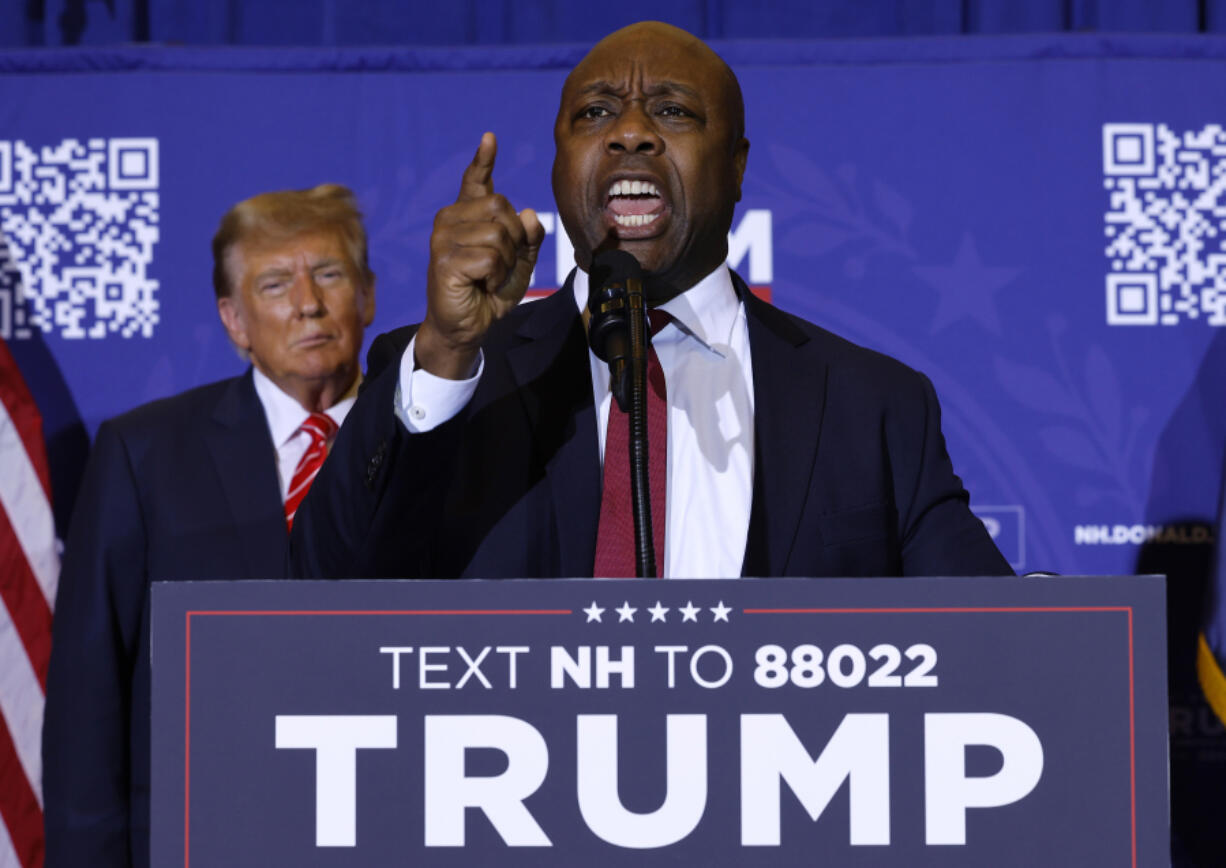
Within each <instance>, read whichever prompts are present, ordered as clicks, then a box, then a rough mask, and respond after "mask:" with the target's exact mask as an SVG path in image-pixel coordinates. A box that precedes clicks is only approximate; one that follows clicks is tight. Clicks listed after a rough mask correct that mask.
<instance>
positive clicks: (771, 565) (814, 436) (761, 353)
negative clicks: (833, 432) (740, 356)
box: [733, 274, 827, 576]
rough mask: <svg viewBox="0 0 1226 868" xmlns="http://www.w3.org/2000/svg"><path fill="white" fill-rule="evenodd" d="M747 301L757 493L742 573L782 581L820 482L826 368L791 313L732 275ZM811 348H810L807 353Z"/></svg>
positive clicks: (751, 513)
mask: <svg viewBox="0 0 1226 868" xmlns="http://www.w3.org/2000/svg"><path fill="white" fill-rule="evenodd" d="M733 278H734V280H735V283H736V285H737V289H738V291H739V292H740V294H741V298H742V299H743V300H744V303H745V316H746V320H747V322H748V325H749V347H750V353H751V354H752V356H751V357H752V360H753V389H754V444H755V445H754V495H753V505H752V508H751V511H750V520H749V536H748V540H747V544H746V547H745V562H744V565H743V567H742V575H745V576H771V575H775V576H777V575H782V574H783V573H784V571H785V569H786V567H787V562H788V558H789V556H790V554H791V551H792V546H793V543H794V541H795V539H796V534H797V532H798V530H799V523H800V516H801V512H802V510H803V508H804V506H805V498H806V496H807V493H808V490H809V484H810V480H811V479H812V476H813V463H814V460H815V458H816V455H817V443H818V437H819V435H820V431H821V421H822V412H823V410H824V408H825V403H826V376H827V365H826V363H825V362H824V361H823V360H822V359H820V358H819V357H818V356H817V355H816V354H814V353H812V352H805V351H804V349H805V345H806V344H807V343H808V341H809V337H808V335H806V334H805V333H804V332H803V331H801V329H799V328H798V327H797V326H796V325H795V323H793V322H792V321H791V319H789V318H788V317H787V316H786V315H785V314H783V313H782V312H781V311H779V310H778V309H777V308H774V307H772V306H770V305H769V304H767V303H766V302H764V301H760V300H759V299H757V298H755V297H754V296H753V295H752V294H751V293H750V292H749V291H748V289H747V288H746V287H745V284H744V283H743V282H742V281H741V279H740V278H739V277H737V276H736V275H735V274H734V275H733ZM808 349H811V348H808Z"/></svg>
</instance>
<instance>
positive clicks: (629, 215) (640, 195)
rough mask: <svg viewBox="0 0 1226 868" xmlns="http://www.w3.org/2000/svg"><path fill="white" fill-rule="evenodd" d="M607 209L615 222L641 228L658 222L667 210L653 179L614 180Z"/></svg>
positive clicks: (626, 226) (631, 227)
mask: <svg viewBox="0 0 1226 868" xmlns="http://www.w3.org/2000/svg"><path fill="white" fill-rule="evenodd" d="M605 210H606V211H607V212H608V213H609V215H610V216H611V217H612V218H613V222H614V223H616V224H617V225H618V226H622V227H624V228H626V229H640V228H644V227H647V226H650V225H651V224H652V223H654V222H656V220H658V219H659V218H660V216H661V215H662V214H663V213H664V211H665V203H664V199H663V197H661V196H660V190H659V188H657V187H656V185H655V184H653V183H652V182H651V181H631V180H628V179H626V180H621V181H614V182H613V183H612V185H610V187H609V195H608V200H607V201H606V203H605Z"/></svg>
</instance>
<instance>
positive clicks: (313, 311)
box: [290, 272, 324, 316]
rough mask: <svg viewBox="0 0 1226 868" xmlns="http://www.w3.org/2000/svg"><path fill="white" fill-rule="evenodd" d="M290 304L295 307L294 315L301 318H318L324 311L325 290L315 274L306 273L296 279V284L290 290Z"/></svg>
mask: <svg viewBox="0 0 1226 868" xmlns="http://www.w3.org/2000/svg"><path fill="white" fill-rule="evenodd" d="M290 303H291V304H293V306H294V313H296V314H298V315H300V316H318V315H319V313H320V312H321V311H323V309H324V295H323V288H322V287H321V286H320V285H319V283H318V282H317V281H316V280H315V276H314V275H313V274H311V273H310V272H306V273H305V274H298V275H296V276H295V277H294V284H293V286H292V287H291V288H290Z"/></svg>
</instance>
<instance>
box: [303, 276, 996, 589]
mask: <svg viewBox="0 0 1226 868" xmlns="http://www.w3.org/2000/svg"><path fill="white" fill-rule="evenodd" d="M734 283H735V284H736V286H737V290H738V292H739V293H740V295H741V297H742V299H743V300H744V304H745V312H746V319H747V322H748V328H749V343H750V351H751V353H752V361H753V365H752V367H753V395H754V414H753V417H754V428H755V454H754V470H753V473H754V495H753V502H752V505H751V516H750V521H749V530H748V540H747V545H746V552H745V559H744V563H743V565H742V570H741V572H742V575H747V576H891V575H974V574H1008V573H1011V572H1012V571H1011V570H1010V569H1009V566H1008V564H1007V563H1006V562H1005V560H1004V559H1003V558H1002V557H1001V555H1000V553H999V552H998V551H997V550H996V547H995V546H994V545H993V544H992V541H991V539H990V538H989V536H988V534H987V532H986V531H985V529H984V527H983V524H982V523H981V522H980V521H979V520H978V519H977V518H975V516H974V515H973V514H972V513H971V512H970V510H969V508H968V506H967V500H968V499H967V494H966V491H965V490H964V489H963V487H962V484H961V482H960V481H959V480H958V478H957V477H956V476H955V475H954V472H953V468H952V466H951V464H950V461H949V456H948V455H947V453H946V450H945V440H944V438H943V436H942V434H941V427H940V410H939V407H938V403H937V399H936V395H935V393H934V392H933V389H932V385H931V384H930V383H929V382H928V380H927V378H926V377H924V376H923V375H922V374H919V373H917V372H915V371H913V370H911V369H910V368H908V367H906V366H905V365H902V364H901V363H899V362H897V361H895V360H893V359H891V358H889V357H887V356H883V355H881V354H879V353H875V352H872V351H870V350H866V349H864V348H862V347H858V346H856V345H854V344H852V343H849V342H848V341H845V340H843V339H842V338H839V337H837V336H835V335H833V334H831V333H829V332H827V331H825V330H823V329H821V328H818V327H817V326H814V325H812V324H810V323H807V322H805V321H803V320H801V319H798V318H796V317H793V316H790V315H788V314H785V313H783V312H781V311H779V310H777V309H776V308H773V307H771V306H770V305H769V304H767V303H765V302H762V301H760V300H758V299H756V298H754V297H753V296H752V295H751V294H750V293H749V292H748V290H747V289H746V288H745V285H744V283H743V282H741V281H740V279H739V278H736V279H735V280H734ZM411 333H412V330H411V329H407V328H406V329H400V330H398V331H395V332H391V333H388V334H386V335H382V336H380V337H379V338H378V339H376V341H375V343H374V345H373V346H372V347H371V352H370V356H369V364H368V371H367V380H366V385H365V387H364V390H363V393H362V395H361V396H360V397H359V399H358V402H357V404H356V406H355V407H354V409H353V410H352V411H351V413H350V415H349V417H348V418H347V420H346V424H345V427H344V429H343V430H342V431H341V433H340V435H339V436H338V438H337V441H336V444H335V446H334V447H333V451H332V453H331V455H330V457H329V459H328V463H327V464H325V465H324V468H323V470H322V471H321V473H320V475H319V477H318V478H317V479H316V481H315V484H314V486H313V487H312V489H311V492H310V494H309V495H308V496H307V498H306V500H305V502H304V503H303V505H302V507H300V509H299V512H298V514H297V516H296V517H295V520H294V534H293V538H292V567H291V569H292V572H294V573H295V574H297V575H302V576H310V577H337V578H339V577H348V576H358V577H366V576H372V577H407V578H415V577H439V578H446V577H486V578H492V577H559V576H590V575H591V574H592V569H593V564H594V558H595V546H596V527H597V522H598V518H599V509H600V486H601V469H600V458H599V454H598V439H597V433H596V412H595V408H594V401H593V395H592V381H591V375H590V369H589V363H588V347H587V342H586V339H585V333H584V328H583V324H582V320H581V318H580V316H579V313H578V311H577V310H576V308H575V303H574V294H573V291H572V289H571V282H570V280H568V281H567V284H566V286H565V287H564V288H563V289H562V290H560V291H559V292H557V293H555V294H554V295H553V296H551V297H550V298H547V299H545V300H543V301H539V302H534V303H532V304H529V305H521V306H520V307H519V308H517V309H515V310H514V311H512V312H511V313H510V314H508V315H507V316H506V317H504V318H503V319H501V320H499V321H498V322H496V323H495V324H494V325H493V326H492V327H491V329H490V331H489V332H488V334H487V335H486V338H485V341H484V343H483V345H482V349H483V353H484V358H485V369H484V372H483V374H482V376H481V380H480V381H479V384H478V386H477V390H476V392H475V394H474V395H473V397H472V399H471V400H470V401H469V403H468V404H467V405H466V406H465V408H464V409H463V410H462V411H461V412H460V413H459V415H457V416H456V417H455V418H454V419H452V420H450V421H448V422H446V423H444V424H442V425H440V426H439V427H437V428H435V429H434V430H432V431H429V432H426V433H417V434H409V433H408V431H407V430H406V429H405V428H404V426H403V425H402V424H401V422H400V421H398V420H397V419H396V417H395V416H394V415H393V406H394V402H395V401H396V400H398V395H397V384H398V379H399V373H398V368H399V365H398V360H399V357H400V355H401V353H402V352H403V350H404V348H405V347H406V346H407V344H408V341H409V338H410V336H411ZM699 531H700V529H696V532H699Z"/></svg>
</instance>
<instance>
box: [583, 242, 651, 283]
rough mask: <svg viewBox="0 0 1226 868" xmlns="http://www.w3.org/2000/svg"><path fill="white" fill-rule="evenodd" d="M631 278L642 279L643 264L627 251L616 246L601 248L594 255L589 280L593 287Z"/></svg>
mask: <svg viewBox="0 0 1226 868" xmlns="http://www.w3.org/2000/svg"><path fill="white" fill-rule="evenodd" d="M630 278H637V279H639V280H642V279H643V266H641V265H639V261H638V260H637V259H635V258H634V256H633V255H631V254H629V253H627V252H626V251H624V250H618V249H617V248H616V247H614V248H611V249H609V250H601V251H600V252H599V253H597V254H596V255H595V256H593V257H592V270H591V272H589V282H590V284H591V287H592V288H593V289H598V288H603V287H606V286H608V285H609V284H611V283H624V282H625V281H626V280H628V279H630Z"/></svg>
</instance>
